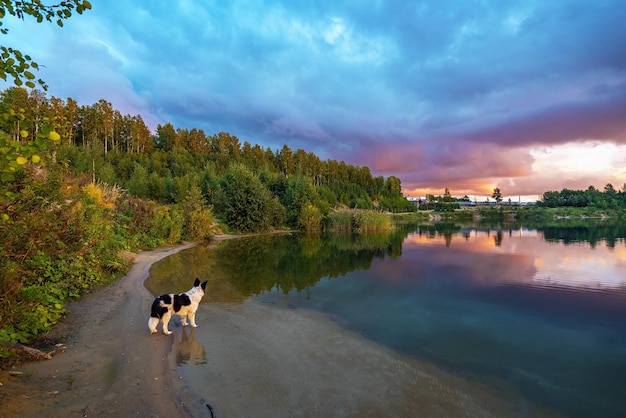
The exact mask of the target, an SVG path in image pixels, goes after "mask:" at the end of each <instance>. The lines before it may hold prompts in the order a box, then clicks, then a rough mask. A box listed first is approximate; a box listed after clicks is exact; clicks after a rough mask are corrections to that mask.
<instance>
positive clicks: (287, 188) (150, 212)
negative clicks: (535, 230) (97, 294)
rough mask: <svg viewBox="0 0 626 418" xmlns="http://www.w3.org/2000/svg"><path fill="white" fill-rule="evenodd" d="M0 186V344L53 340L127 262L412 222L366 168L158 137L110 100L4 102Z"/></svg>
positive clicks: (9, 95)
mask: <svg viewBox="0 0 626 418" xmlns="http://www.w3.org/2000/svg"><path fill="white" fill-rule="evenodd" d="M0 176H1V181H0V234H1V235H2V237H3V239H2V241H1V242H0V298H1V300H0V324H2V325H1V326H0V346H1V345H2V342H11V341H13V342H18V341H19V342H28V341H29V339H30V338H32V337H33V336H35V335H38V334H40V333H41V332H44V331H46V330H48V329H50V327H51V326H52V325H53V324H54V323H55V322H56V321H57V320H58V319H59V318H60V317H61V316H62V315H63V312H64V305H65V303H66V302H68V301H70V300H72V299H75V298H77V297H79V296H80V295H81V294H82V293H83V292H85V291H86V290H88V289H91V288H93V287H94V286H99V285H102V284H106V283H109V282H111V281H112V280H114V279H115V278H117V277H119V276H120V275H121V274H123V272H124V271H125V270H126V269H127V268H128V265H129V261H128V259H127V258H125V257H123V254H125V252H132V251H136V250H137V249H149V248H155V247H158V246H163V245H172V244H176V243H179V242H181V241H182V240H204V239H210V238H211V236H212V235H213V234H215V233H219V232H225V233H257V232H265V231H270V230H276V229H301V230H304V231H308V232H312V233H316V232H320V231H322V230H333V229H334V230H342V231H346V230H347V231H348V232H350V231H352V232H357V231H365V230H372V229H387V228H389V224H390V221H389V217H388V216H386V215H384V213H386V212H406V211H415V210H416V208H415V205H414V204H412V203H410V202H408V201H407V200H406V199H405V198H404V197H403V196H402V192H401V190H402V188H401V183H400V179H398V178H397V177H394V176H391V177H388V178H383V177H382V176H378V177H374V176H373V175H372V174H371V172H370V170H369V168H368V167H358V166H353V165H349V164H346V163H345V162H343V161H335V160H331V159H328V160H322V159H320V158H319V157H318V156H316V155H315V154H314V153H312V152H307V151H305V150H302V149H297V150H295V151H294V150H292V149H291V148H289V147H288V146H287V145H284V146H283V147H282V148H281V149H278V150H272V149H270V148H263V147H261V146H260V145H258V144H251V143H249V142H247V141H245V142H243V144H242V143H240V140H239V139H238V138H237V137H236V136H234V135H232V134H229V133H226V132H219V133H215V134H211V135H208V134H206V133H205V132H203V131H202V130H201V129H195V128H194V129H187V128H175V127H174V126H173V125H172V124H170V123H166V124H164V125H158V126H157V128H156V131H155V132H151V131H150V129H149V128H148V127H147V125H146V124H145V122H144V121H143V119H142V117H141V116H140V115H135V116H132V115H122V114H121V113H120V112H119V111H117V110H115V109H114V108H113V107H112V105H111V103H109V102H107V101H106V100H104V99H101V100H99V101H98V102H97V103H94V104H92V105H79V104H78V103H77V102H76V101H75V100H73V99H71V98H68V99H67V100H62V99H59V98H56V97H50V98H48V97H47V96H46V94H45V93H44V92H42V91H40V90H37V89H30V90H26V89H24V88H21V87H12V88H8V89H6V90H4V91H2V92H1V93H0ZM363 209H375V211H367V212H366V211H363ZM377 213H378V214H379V215H378V216H376V214H377ZM346 214H347V215H346ZM346 225H347V226H348V228H347V229H346ZM2 354H4V355H6V354H7V351H6V350H3V349H2V348H0V355H2Z"/></svg>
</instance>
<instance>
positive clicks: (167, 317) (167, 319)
mask: <svg viewBox="0 0 626 418" xmlns="http://www.w3.org/2000/svg"><path fill="white" fill-rule="evenodd" d="M171 317H172V314H171V313H170V312H166V313H165V314H164V315H163V318H161V320H162V321H163V334H165V335H170V334H171V333H172V331H170V330H169V329H167V324H169V322H170V318H171Z"/></svg>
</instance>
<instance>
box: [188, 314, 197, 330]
mask: <svg viewBox="0 0 626 418" xmlns="http://www.w3.org/2000/svg"><path fill="white" fill-rule="evenodd" d="M189 322H190V323H191V326H192V327H194V328H196V327H197V326H198V325H196V313H195V312H189Z"/></svg>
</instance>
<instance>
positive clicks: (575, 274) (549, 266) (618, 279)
mask: <svg viewBox="0 0 626 418" xmlns="http://www.w3.org/2000/svg"><path fill="white" fill-rule="evenodd" d="M542 238H543V237H542V234H541V232H537V231H534V230H522V229H520V230H512V231H508V230H506V231H501V232H500V233H498V231H495V230H491V231H477V230H466V231H464V232H463V233H454V234H452V237H451V238H450V236H448V237H444V235H443V234H440V233H437V234H432V233H413V234H409V236H407V238H406V239H405V241H404V243H403V249H404V251H405V252H406V251H419V252H423V253H424V254H423V256H422V257H420V258H423V257H425V258H423V264H421V266H422V267H423V268H424V269H426V268H427V266H428V265H429V264H433V263H434V264H437V265H439V266H441V265H444V266H446V267H447V268H449V269H453V268H454V267H455V266H458V267H459V268H463V269H464V270H465V273H464V274H463V276H464V277H465V278H466V279H471V280H472V282H474V284H478V283H482V284H483V285H485V284H487V282H488V283H489V284H490V285H495V286H497V285H501V284H505V283H509V284H510V283H518V284H523V285H526V286H534V285H536V286H556V287H576V288H589V289H611V288H619V287H625V286H626V274H625V273H624V272H626V245H625V244H624V242H623V241H618V242H617V243H616V244H615V247H609V246H607V245H606V243H604V242H600V243H598V244H596V245H594V246H593V247H592V246H591V245H590V244H589V243H575V244H567V245H565V244H563V243H561V242H548V241H546V240H544V239H542ZM433 247H437V248H438V250H437V251H430V250H429V248H433ZM441 247H448V248H447V249H446V251H443V252H442V251H440V249H441ZM433 249H434V248H433ZM417 257H419V256H417ZM470 259H471V260H472V262H468V261H469V260H470ZM387 267H389V266H387ZM396 267H397V268H400V269H402V267H401V266H396ZM413 268H415V267H413ZM398 274H400V275H402V274H403V273H400V272H398ZM494 277H496V278H497V279H494ZM494 280H496V281H494Z"/></svg>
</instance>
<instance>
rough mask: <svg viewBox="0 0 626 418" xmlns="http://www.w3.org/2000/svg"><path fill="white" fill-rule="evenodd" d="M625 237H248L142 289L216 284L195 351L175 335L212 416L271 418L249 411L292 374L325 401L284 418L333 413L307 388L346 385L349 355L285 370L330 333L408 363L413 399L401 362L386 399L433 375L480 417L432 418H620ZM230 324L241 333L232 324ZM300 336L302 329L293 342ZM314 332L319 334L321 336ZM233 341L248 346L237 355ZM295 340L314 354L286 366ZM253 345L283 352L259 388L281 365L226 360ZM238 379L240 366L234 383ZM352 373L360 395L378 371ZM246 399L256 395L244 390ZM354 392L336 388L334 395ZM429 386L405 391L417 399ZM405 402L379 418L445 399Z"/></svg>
mask: <svg viewBox="0 0 626 418" xmlns="http://www.w3.org/2000/svg"><path fill="white" fill-rule="evenodd" d="M625 232H626V231H625V230H624V228H623V227H618V226H615V225H608V226H607V225H603V226H602V227H589V226H585V227H581V226H577V227H554V226H552V227H549V228H548V227H543V228H537V229H530V228H523V227H516V228H515V229H505V228H499V229H498V228H475V227H460V226H455V225H437V226H418V225H414V226H405V227H403V228H400V229H399V230H398V231H396V232H394V233H392V234H381V235H367V236H359V237H348V236H326V237H323V238H311V237H301V236H299V235H295V234H294V235H273V236H260V237H252V238H238V239H234V240H228V241H224V242H221V243H219V244H218V245H217V246H216V247H215V248H206V247H197V248H194V249H191V250H188V251H184V252H182V253H179V254H177V255H174V256H172V257H169V258H168V259H166V260H163V261H162V262H159V263H157V264H155V265H154V266H153V268H152V270H151V273H150V278H149V279H148V280H147V282H146V286H147V287H148V288H149V289H150V290H151V291H152V292H153V293H155V294H161V293H165V292H170V291H173V289H175V290H176V291H184V290H187V288H189V286H190V284H191V281H192V280H193V278H194V277H200V278H208V280H209V287H208V293H207V296H205V299H204V300H203V304H202V305H201V309H200V312H199V314H198V316H199V321H198V322H199V324H200V327H199V328H198V329H197V330H195V332H194V334H193V335H192V336H188V335H187V334H186V333H185V332H182V331H180V326H179V325H178V324H177V325H176V326H175V328H176V327H177V329H179V338H182V340H181V343H180V344H179V345H178V348H177V350H178V351H177V354H176V355H177V359H178V363H179V365H180V367H181V373H186V374H187V375H188V376H190V381H191V382H192V383H190V384H191V385H196V386H198V387H197V392H198V393H201V394H202V396H203V397H204V399H217V401H216V402H217V408H222V410H221V411H223V412H226V413H228V412H230V414H227V415H229V416H236V415H240V416H271V415H272V411H271V406H270V405H265V406H263V405H262V404H258V405H256V406H255V404H254V402H252V400H251V399H253V398H254V396H266V397H267V396H270V397H271V396H273V395H272V394H271V392H272V389H271V387H278V386H279V384H277V383H276V381H278V382H284V381H285V379H288V378H289V377H290V376H289V374H290V373H301V374H302V376H303V378H302V379H296V380H295V383H294V382H290V383H289V385H290V388H289V391H290V393H292V392H294V391H297V388H298V386H302V390H303V391H305V392H307V393H308V394H309V395H310V394H311V393H312V392H315V393H318V392H319V397H316V399H314V400H311V399H309V398H310V396H309V397H304V395H293V393H292V394H291V395H290V396H291V397H292V398H293V399H283V398H284V397H285V396H286V395H285V396H283V398H278V397H277V399H275V400H274V401H273V404H274V405H278V406H276V408H277V409H276V411H275V412H276V414H275V416H294V415H295V416H298V415H300V416H325V414H322V415H318V414H317V413H311V414H309V413H307V412H306V411H311V409H310V408H314V409H316V410H319V411H322V412H324V408H323V402H322V401H321V400H320V399H321V398H322V397H323V396H325V397H326V399H330V398H328V394H323V393H322V391H323V389H322V387H323V386H324V382H323V381H324V379H327V380H328V382H331V380H330V378H328V376H327V377H324V376H321V375H320V379H321V380H320V381H319V382H317V383H315V384H313V383H308V382H307V376H310V379H311V380H314V379H315V376H317V375H316V373H320V372H319V371H317V369H319V367H327V368H328V370H334V371H335V373H339V372H337V370H340V371H341V373H342V376H343V374H347V375H349V373H351V371H352V370H351V369H352V368H354V367H356V366H355V365H353V364H352V363H351V362H349V356H348V360H347V359H346V357H345V356H344V357H341V356H338V357H337V359H335V358H334V356H333V355H332V353H331V354H326V355H325V356H324V358H325V360H323V361H320V360H316V361H310V360H306V359H302V358H297V357H296V358H294V359H293V364H291V365H288V366H285V364H288V363H289V355H291V356H293V355H294V354H293V351H302V352H304V350H306V349H307V348H308V346H310V345H311V344H315V342H317V341H319V340H320V338H321V337H320V333H321V334H322V335H323V334H324V333H325V332H326V331H324V330H328V331H327V332H328V333H329V334H330V333H336V332H340V334H339V335H340V336H341V338H342V339H343V340H344V343H345V344H348V341H349V343H350V344H354V346H355V347H362V346H364V345H365V346H368V347H369V344H371V346H372V347H378V348H380V350H384V352H385V358H389V357H393V358H395V359H396V360H398V359H402V360H401V361H400V360H398V364H399V366H398V367H400V368H407V367H409V366H410V369H411V370H413V372H412V373H415V375H414V376H413V377H412V378H411V379H412V380H411V379H409V380H407V382H409V383H406V384H405V383H403V382H402V381H400V380H399V379H400V377H398V378H397V379H395V378H394V377H393V376H401V375H402V373H404V371H403V370H400V369H399V370H397V371H394V370H393V367H395V366H393V364H394V363H393V362H390V363H389V365H387V364H386V363H385V366H384V367H385V372H388V373H387V374H388V375H389V376H388V377H385V379H388V380H385V381H384V382H387V383H384V382H383V383H382V384H383V385H385V384H387V385H392V384H397V385H398V386H402V385H405V386H406V385H409V384H413V383H415V382H416V381H417V379H418V377H419V376H424V373H423V372H421V371H423V370H425V369H424V368H428V370H429V372H428V373H429V375H428V376H430V377H433V376H435V377H433V379H435V378H436V379H437V382H438V385H440V386H441V387H442V388H444V389H445V391H446V392H447V393H451V392H453V393H457V392H458V393H463V394H471V400H472V404H471V405H470V406H462V405H461V406H458V409H450V410H446V409H445V407H443V409H441V408H442V407H440V406H437V407H435V408H434V409H433V408H431V409H428V410H427V412H426V413H425V415H430V416H435V415H437V416H445V415H458V416H461V415H467V416H480V415H483V412H484V411H482V412H481V410H480V408H482V407H485V408H487V409H486V410H490V409H489V408H490V406H493V405H495V403H498V402H503V403H504V404H503V405H498V407H497V408H495V409H494V411H495V412H492V415H493V416H503V415H509V414H512V415H514V416H520V417H522V416H524V417H525V416H538V415H545V416H550V415H552V416H571V417H623V416H626V238H625V237H626V233H625ZM309 313H311V314H309ZM268 315H272V321H271V322H266V321H262V320H261V319H260V318H265V317H267V316H268ZM273 315H276V316H275V317H274V316H273ZM302 315H304V316H302ZM235 317H236V318H238V319H240V320H241V321H240V322H232V323H231V322H228V321H230V320H231V319H232V318H235ZM216 318H220V321H216ZM242 318H243V319H242ZM303 318H304V319H303ZM255 321H258V322H255ZM281 321H282V322H285V323H284V324H283V323H282V322H281ZM295 322H298V324H307V325H306V326H305V325H300V326H298V327H295V328H293V327H291V328H290V327H289V325H290V323H291V324H293V323H295ZM220 324H221V325H220ZM226 324H231V325H226ZM233 324H234V325H233ZM246 324H253V325H249V326H246ZM267 324H271V326H270V325H267ZM318 324H320V326H321V328H320V329H321V331H317V328H316V327H317V325H318ZM220 327H222V328H223V329H222V328H220ZM325 327H327V328H325ZM336 328H338V329H339V330H340V331H336ZM304 329H315V330H316V331H315V332H316V334H315V337H312V336H311V335H309V334H306V333H303V332H302V330H304ZM341 330H343V331H341ZM180 332H182V334H181V333H180ZM311 332H312V331H311ZM343 332H345V334H341V333H343ZM237 334H239V335H237ZM218 335H219V337H218ZM333 335H335V334H333ZM231 336H234V337H236V338H239V339H238V340H236V341H235V340H233V341H231V340H228V339H227V338H230V337H231ZM244 337H245V338H244ZM271 338H274V340H271ZM322 338H323V337H322ZM266 339H267V341H266ZM283 339H285V340H283ZM295 339H299V340H302V339H310V340H309V341H308V342H307V343H306V344H307V345H306V346H302V347H301V346H294V347H291V346H290V347H291V348H290V349H289V353H287V349H286V348H285V349H284V350H285V353H281V352H280V350H281V347H287V345H288V344H287V343H289V344H292V342H291V340H295ZM190 340H191V344H189V341H190ZM258 341H266V342H264V345H265V346H267V345H268V344H270V345H271V344H273V342H275V341H281V343H280V344H278V343H276V347H272V353H274V354H276V353H281V354H280V356H283V357H284V358H285V359H284V362H283V361H280V362H277V363H276V364H274V363H272V364H271V367H269V366H267V368H266V369H263V370H261V372H260V373H259V375H257V374H256V372H255V371H254V370H253V369H254V367H260V366H258V363H262V362H269V361H270V360H268V358H270V357H271V356H272V355H274V354H272V353H269V354H268V353H265V354H263V353H261V354H258V358H256V359H255V356H256V353H259V352H260V351H261V350H263V349H264V348H257V349H256V351H254V352H253V353H252V354H245V355H244V354H237V355H238V356H239V358H240V360H241V362H239V363H236V362H235V363H233V364H234V365H231V366H228V367H226V366H225V365H224V363H226V362H227V361H229V360H228V353H222V351H221V350H224V348H223V347H222V345H230V348H227V349H226V351H230V354H231V355H232V354H233V352H232V350H234V349H235V348H236V349H238V350H240V349H242V347H241V346H242V345H246V346H251V345H254V344H256V343H258ZM268 341H270V342H268ZM220 344H221V345H220ZM326 346H328V344H326ZM190 347H191V348H190ZM320 348H321V346H320ZM378 348H376V350H378ZM334 350H335V351H337V350H338V349H334ZM387 350H388V351H387ZM318 351H319V350H318ZM277 355H279V354H277ZM308 355H309V356H311V354H308ZM396 356H397V357H396ZM241 357H244V358H241ZM305 360H306V361H305ZM316 362H317V363H316ZM413 362H415V363H413ZM296 364H297V366H296ZM303 364H305V365H303ZM322 364H323V366H320V365H322ZM381 364H382V363H381ZM237 365H245V367H242V368H243V370H236V371H234V372H233V369H237V368H238V366H237ZM281 365H282V366H284V367H286V368H283V367H282V366H281ZM407 365H408V366H407ZM221 367H223V368H224V369H222V368H221ZM302 367H310V369H306V368H304V369H302V370H301V369H300V368H302ZM381 367H383V366H381ZM316 368H317V369H316ZM416 370H417V371H416ZM420 370H421V371H420ZM378 372H379V371H376V370H375V371H372V373H378ZM232 373H236V376H237V378H234V377H231V376H232ZM355 373H362V374H358V375H356V374H355V375H354V376H350V377H346V379H347V380H348V381H350V379H356V378H358V379H361V380H362V379H363V375H365V376H367V373H369V372H367V371H365V372H362V371H360V370H359V371H355ZM420 373H421V374H420ZM273 375H278V376H273ZM258 376H261V377H258ZM281 376H282V377H281ZM229 378H231V379H233V380H232V381H229V380H228V379H229ZM274 378H276V379H281V378H282V379H283V380H271V381H270V380H268V381H267V382H265V383H266V385H265V386H269V387H270V388H269V389H268V388H264V389H258V388H254V385H255V383H254V380H255V379H256V380H259V379H261V380H264V379H274ZM334 378H337V376H336V375H335V377H334ZM380 379H381V378H380V377H379V376H376V380H378V381H379V382H380ZM242 382H246V383H245V385H243V384H242ZM410 382H413V383H410ZM258 383H259V385H261V384H262V383H263V382H258ZM249 385H252V388H251V389H246V388H248V386H249ZM307 385H312V386H307ZM328 385H331V383H328ZM344 385H345V384H342V383H341V382H338V387H343V386H344ZM416 385H417V384H416ZM431 386H432V384H431ZM390 387H391V386H390ZM423 387H424V385H423V384H421V386H420V385H418V386H416V389H415V390H411V391H408V390H407V391H406V392H411V393H417V392H418V391H419V390H420V389H419V388H423ZM235 388H236V389H235ZM226 390H230V391H232V392H236V393H238V394H239V395H238V396H239V397H238V398H237V397H235V400H233V399H229V400H228V401H223V402H222V405H220V399H222V398H220V397H219V396H217V394H221V391H226ZM246 390H247V391H246ZM278 390H281V389H277V391H278ZM283 390H286V389H283ZM337 390H341V389H334V391H335V392H336V391H337ZM363 390H364V391H371V394H370V396H371V397H376V396H379V395H377V394H376V393H377V392H376V391H377V390H378V389H372V388H367V389H363ZM394 390H396V389H395V387H394ZM398 390H401V389H398ZM442 390H443V389H442ZM259 391H262V392H259ZM286 391H287V390H286ZM475 391H480V393H478V392H475ZM268 393H269V395H268ZM411 393H404V394H402V395H401V397H402V400H401V403H403V404H402V405H400V403H399V404H398V406H397V409H393V407H388V409H384V408H383V409H382V410H383V411H387V412H388V415H389V416H402V415H406V414H407V412H406V411H411V410H412V411H415V413H414V414H410V415H415V416H420V415H422V414H420V413H419V412H417V411H418V409H411V408H418V407H419V406H420V405H423V404H424V403H425V402H426V403H428V402H430V403H433V402H439V403H445V402H447V401H446V400H445V399H446V398H443V400H441V399H440V398H437V396H438V395H437V394H436V393H435V394H431V395H432V397H431V398H428V399H430V400H425V399H426V398H424V396H426V395H423V396H422V395H419V396H418V395H416V394H414V395H412V394H411ZM212 394H215V395H216V396H214V397H212ZM366 395H367V394H366ZM431 395H429V396H431ZM220 396H221V395H220ZM224 396H226V395H224ZM277 396H278V395H277ZM281 396H282V395H281ZM380 396H381V398H380V399H381V401H379V402H377V404H380V403H389V402H388V400H389V399H396V398H397V397H398V394H397V393H394V394H393V397H391V398H389V397H386V396H387V395H386V394H381V395H380ZM464 396H465V395H464ZM338 397H339V398H340V397H341V394H339V395H338ZM343 397H344V398H346V399H348V400H350V399H355V401H354V402H353V403H352V404H347V405H341V404H339V403H338V404H337V405H339V406H340V407H341V408H343V409H339V410H338V409H336V408H337V405H333V408H335V409H334V411H335V413H333V412H332V411H333V410H331V411H326V413H327V414H329V415H335V416H336V415H343V416H355V415H356V412H357V411H359V410H360V409H359V403H358V402H357V399H358V396H357V394H350V393H347V394H344V395H343ZM394 397H396V398H394ZM237 399H239V400H238V401H237ZM244 399H245V400H246V401H244ZM448 399H450V403H453V402H456V401H453V400H452V399H451V398H450V397H448ZM467 399H470V395H467ZM237 402H239V403H240V404H241V405H243V406H240V408H241V409H236V408H235V407H233V406H228V405H224V404H226V403H228V404H229V405H230V404H231V403H237ZM246 402H249V403H250V405H248V406H246ZM281 402H282V404H281ZM337 402H339V401H337ZM359 402H360V401H359ZM481 402H482V403H483V404H481ZM404 403H406V406H405V405H404ZM507 403H508V404H507ZM295 404H306V405H308V406H307V407H308V408H309V409H305V410H300V411H298V410H297V409H293V408H295V407H297V406H298V405H295ZM280 405H283V406H282V407H281V406H280ZM263 407H265V408H266V409H265V410H264V409H262V408H263ZM288 407H289V408H292V409H289V410H288V409H287V408H288ZM229 408H231V409H229ZM245 408H248V409H245ZM255 408H261V409H255ZM401 408H406V409H401ZM437 408H439V409H437ZM451 408H452V407H451ZM464 408H465V409H464ZM471 408H474V409H471ZM476 408H478V409H476ZM470 409H471V411H470ZM255 411H256V412H257V413H255ZM263 411H265V412H264V413H263ZM287 411H289V412H287ZM337 411H342V412H341V413H337ZM450 411H452V412H450ZM498 411H500V412H498ZM503 411H505V412H503ZM221 415H222V416H223V415H224V413H222V414H221Z"/></svg>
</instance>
